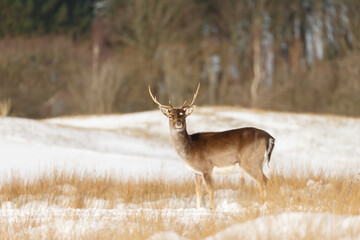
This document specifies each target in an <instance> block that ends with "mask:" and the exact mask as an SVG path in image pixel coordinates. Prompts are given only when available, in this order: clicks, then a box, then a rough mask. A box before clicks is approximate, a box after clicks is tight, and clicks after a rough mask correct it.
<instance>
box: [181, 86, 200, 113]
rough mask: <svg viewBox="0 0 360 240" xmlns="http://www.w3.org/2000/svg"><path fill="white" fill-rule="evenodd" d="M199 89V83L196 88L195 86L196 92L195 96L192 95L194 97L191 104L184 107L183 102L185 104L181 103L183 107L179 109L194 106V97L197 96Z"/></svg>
mask: <svg viewBox="0 0 360 240" xmlns="http://www.w3.org/2000/svg"><path fill="white" fill-rule="evenodd" d="M199 89H200V83H199V84H198V86H197V89H196V92H195V94H194V97H193V100H192V101H191V103H190V104H188V105H185V104H186V101H185V102H184V103H183V105H182V106H181V108H189V107H191V106H192V105H193V104H194V102H195V99H196V97H197V95H198V92H199Z"/></svg>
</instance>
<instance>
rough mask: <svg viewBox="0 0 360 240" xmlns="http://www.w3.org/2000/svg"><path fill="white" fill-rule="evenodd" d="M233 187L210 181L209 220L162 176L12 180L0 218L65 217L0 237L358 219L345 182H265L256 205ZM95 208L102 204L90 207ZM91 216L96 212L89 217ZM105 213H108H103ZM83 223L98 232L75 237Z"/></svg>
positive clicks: (187, 231)
mask: <svg viewBox="0 0 360 240" xmlns="http://www.w3.org/2000/svg"><path fill="white" fill-rule="evenodd" d="M233 179H234V178H232V180H229V179H226V178H221V179H217V181H216V182H217V185H216V192H215V199H216V201H215V203H216V204H217V205H218V207H219V208H218V209H216V210H215V211H213V212H211V211H209V210H205V209H201V210H200V211H197V210H195V187H194V180H193V179H192V178H191V177H186V178H184V179H182V180H181V181H180V180H168V179H167V178H166V177H164V176H158V177H153V178H149V177H148V178H146V177H139V178H129V179H123V180H121V179H115V178H113V177H110V176H103V177H94V176H92V175H90V174H84V175H82V176H80V175H78V174H67V173H61V172H58V171H55V172H53V173H52V174H44V175H43V176H41V177H39V178H37V179H35V180H31V181H26V180H24V179H23V178H20V177H19V178H17V177H14V178H12V179H10V180H8V181H5V182H3V183H2V184H1V188H0V204H1V207H2V208H1V209H0V213H1V214H4V209H5V207H4V206H5V205H6V204H9V202H10V203H11V204H13V206H14V208H16V209H20V208H22V207H23V206H26V205H27V204H31V203H36V202H42V203H46V205H48V206H57V207H60V208H64V209H71V210H73V211H65V215H64V216H44V217H43V218H42V217H40V219H39V218H35V217H33V216H32V214H31V213H30V214H29V215H27V216H26V217H24V216H18V217H15V221H10V220H8V219H7V218H8V216H5V215H0V236H1V239H59V238H62V237H63V236H62V235H61V234H60V235H59V232H61V229H60V230H59V228H61V227H60V226H59V225H56V224H54V223H56V222H57V221H59V218H61V219H60V220H61V221H67V222H69V221H70V222H72V223H73V225H72V226H73V228H71V230H69V231H70V233H71V234H70V235H68V237H69V236H70V237H69V238H70V239H146V238H147V237H149V236H151V235H153V234H155V233H158V232H164V231H172V232H176V233H178V234H179V235H181V236H184V237H186V238H190V239H199V238H205V237H208V236H212V235H214V234H216V233H217V232H219V231H221V230H223V229H225V228H226V227H228V226H231V225H234V224H236V223H243V222H246V221H249V220H253V219H256V218H258V217H260V216H265V215H276V214H280V213H284V212H312V213H335V214H342V215H358V214H359V212H360V201H359V199H360V191H359V182H357V181H356V180H354V179H351V178H348V177H325V176H324V175H322V174H319V175H311V176H310V177H301V176H298V175H297V176H296V175H293V176H292V177H284V176H272V177H271V179H270V182H269V183H268V185H267V194H266V199H265V200H264V201H260V199H259V194H258V191H257V188H256V186H255V184H253V182H252V181H249V182H247V181H246V182H245V184H241V183H237V182H236V181H233ZM206 198H207V196H206ZM99 200H101V202H103V203H104V204H100V205H96V204H95V205H94V202H96V201H99ZM224 201H226V202H227V203H229V204H238V206H240V207H239V208H240V209H239V210H238V211H237V210H235V211H234V212H232V211H231V210H229V211H226V209H225V210H224V209H221V206H222V205H223V202H224ZM206 202H208V201H206ZM119 205H121V207H119ZM94 209H102V210H104V211H103V212H101V213H100V214H97V215H96V214H94V215H92V214H91V211H92V210H94ZM75 210H79V211H81V210H90V213H89V215H86V217H85V220H84V216H82V215H79V213H78V212H76V211H75ZM112 210H113V211H114V212H111V213H109V211H112ZM36 211H37V210H36V209H34V216H35V215H36V214H38V213H36ZM106 211H108V212H106ZM37 216H38V215H37ZM40 216H41V215H40ZM84 221H90V222H91V221H92V222H99V226H100V227H98V228H90V230H89V231H79V228H78V226H79V225H81V224H84ZM44 226H46V227H44ZM308 229H309V230H308V231H307V232H306V233H305V235H302V237H301V238H302V239H318V238H319V237H320V238H321V233H322V232H323V231H320V230H321V229H318V230H319V232H316V231H314V230H313V228H311V226H310V224H309V226H308ZM72 231H73V232H72ZM14 234H15V235H16V236H15V235H14ZM319 234H320V235H319ZM349 234H350V233H349ZM357 234H360V226H359V229H358V231H357V232H352V233H351V235H350V236H360V235H357ZM64 236H65V235H64ZM303 236H305V237H303ZM326 236H327V235H326ZM294 237H295V236H294ZM323 237H325V235H324V236H323ZM263 238H267V239H271V238H272V236H271V234H270V235H269V236H260V235H259V236H258V237H256V238H255V239H263ZM295 238H296V237H295Z"/></svg>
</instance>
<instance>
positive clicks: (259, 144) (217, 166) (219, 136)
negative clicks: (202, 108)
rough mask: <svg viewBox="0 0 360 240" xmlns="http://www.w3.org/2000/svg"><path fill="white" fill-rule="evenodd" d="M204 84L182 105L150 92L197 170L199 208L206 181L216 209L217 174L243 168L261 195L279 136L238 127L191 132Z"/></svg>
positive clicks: (182, 154) (178, 145) (175, 140)
mask: <svg viewBox="0 0 360 240" xmlns="http://www.w3.org/2000/svg"><path fill="white" fill-rule="evenodd" d="M199 88H200V84H199V85H198V87H197V90H196V92H195V94H194V97H193V99H192V102H191V103H190V104H188V105H186V101H185V102H184V104H183V105H182V106H181V107H173V106H172V105H171V103H170V102H169V104H170V105H163V104H161V103H159V101H158V100H157V99H156V97H154V96H153V94H152V93H151V89H150V86H149V93H150V96H151V98H152V99H153V101H154V102H155V103H156V104H157V105H159V108H160V110H161V112H162V113H163V114H164V115H165V116H166V117H168V118H169V125H170V134H171V139H172V144H173V147H174V148H175V151H176V152H177V154H178V155H179V156H180V158H181V159H182V160H183V161H184V162H185V165H186V166H187V167H188V168H189V169H190V170H191V171H193V172H194V173H195V179H196V188H195V190H196V208H197V209H199V208H200V200H201V195H202V193H201V188H202V184H203V181H205V187H206V190H207V192H208V195H209V202H210V209H214V190H213V186H214V181H213V173H236V172H242V171H243V170H244V171H245V172H246V173H247V174H248V175H249V176H250V177H252V178H253V179H254V180H255V181H256V183H257V186H258V188H259V191H260V197H261V198H263V190H264V187H265V185H266V182H267V181H268V178H267V177H266V176H265V175H264V173H263V164H264V163H266V164H267V165H268V164H269V162H270V157H271V153H272V150H273V148H274V143H275V139H274V138H273V137H272V136H271V135H270V134H269V133H267V132H265V131H263V130H261V129H257V128H251V127H247V128H238V129H233V130H228V131H224V132H202V133H195V134H188V132H187V130H186V117H188V116H189V115H190V114H191V113H192V112H193V111H194V108H195V106H194V105H193V104H194V102H195V99H196V96H197V94H198V92H199Z"/></svg>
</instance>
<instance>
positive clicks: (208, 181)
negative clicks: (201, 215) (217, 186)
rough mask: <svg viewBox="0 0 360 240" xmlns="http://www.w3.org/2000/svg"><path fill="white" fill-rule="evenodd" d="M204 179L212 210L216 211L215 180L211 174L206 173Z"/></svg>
mask: <svg viewBox="0 0 360 240" xmlns="http://www.w3.org/2000/svg"><path fill="white" fill-rule="evenodd" d="M203 178H204V181H205V186H206V191H207V193H208V195H209V202H210V209H211V210H213V209H214V180H213V177H212V175H211V173H204V174H203Z"/></svg>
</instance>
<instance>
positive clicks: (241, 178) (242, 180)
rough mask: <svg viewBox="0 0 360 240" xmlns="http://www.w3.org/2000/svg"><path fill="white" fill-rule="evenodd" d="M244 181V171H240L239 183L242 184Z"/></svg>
mask: <svg viewBox="0 0 360 240" xmlns="http://www.w3.org/2000/svg"><path fill="white" fill-rule="evenodd" d="M244 182H245V173H244V171H241V173H240V185H241V186H244Z"/></svg>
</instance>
